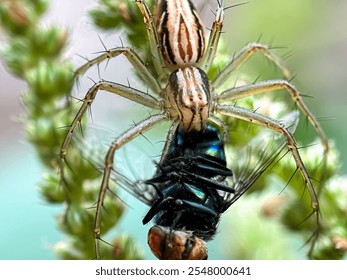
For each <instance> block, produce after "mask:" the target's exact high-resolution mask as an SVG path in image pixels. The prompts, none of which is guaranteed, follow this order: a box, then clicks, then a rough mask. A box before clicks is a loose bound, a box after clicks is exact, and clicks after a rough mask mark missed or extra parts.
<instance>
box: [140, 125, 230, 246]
mask: <svg viewBox="0 0 347 280" xmlns="http://www.w3.org/2000/svg"><path fill="white" fill-rule="evenodd" d="M228 176H232V171H231V170H230V169H228V168H227V166H226V160H225V153H224V145H223V142H222V140H221V137H220V133H219V131H218V130H217V128H216V127H214V126H213V125H212V124H208V126H207V127H206V128H205V129H204V130H203V131H200V132H190V133H188V132H186V131H185V130H184V129H183V128H182V127H178V129H177V130H176V133H175V135H174V137H173V141H172V142H171V144H170V147H169V149H168V153H167V154H166V156H165V157H164V158H163V159H162V161H161V164H160V165H159V166H158V170H157V172H156V174H155V175H154V177H153V178H152V179H150V180H147V181H145V183H146V184H149V185H152V186H153V187H154V188H155V189H156V190H157V199H156V200H155V202H154V203H153V205H152V207H151V209H150V210H149V211H148V213H147V215H146V216H145V217H144V219H143V223H148V222H149V221H150V220H152V219H153V218H154V223H155V224H156V225H158V226H161V227H167V228H169V229H170V230H172V231H182V230H184V231H189V232H192V234H193V235H194V236H196V237H198V238H201V239H203V240H205V241H206V240H209V239H211V237H212V235H213V234H214V233H215V231H216V229H217V225H218V222H219V217H220V215H221V213H222V211H221V207H222V205H223V204H224V203H223V200H224V194H225V193H226V192H227V193H233V192H234V189H233V188H231V187H229V186H228V185H227V183H226V180H225V179H226V178H227V177H228Z"/></svg>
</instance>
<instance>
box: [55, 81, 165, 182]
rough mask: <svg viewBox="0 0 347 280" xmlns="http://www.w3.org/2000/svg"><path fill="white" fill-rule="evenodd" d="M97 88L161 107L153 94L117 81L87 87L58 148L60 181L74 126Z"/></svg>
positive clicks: (147, 104) (145, 104)
mask: <svg viewBox="0 0 347 280" xmlns="http://www.w3.org/2000/svg"><path fill="white" fill-rule="evenodd" d="M99 90H105V91H108V92H111V93H115V94H117V95H119V96H122V97H125V98H127V99H130V100H133V101H135V102H137V103H139V104H142V105H144V106H147V107H149V108H152V109H156V110H160V109H161V103H160V102H159V101H158V100H157V99H155V98H154V97H153V96H151V95H149V94H147V93H144V92H141V91H139V90H136V89H133V88H131V87H127V86H124V85H121V84H117V83H112V82H106V81H102V82H98V83H96V84H94V85H93V86H92V87H91V88H90V89H89V91H88V92H87V94H86V96H85V97H84V99H83V103H82V106H81V107H80V109H79V110H78V112H77V114H76V116H75V118H74V120H73V121H72V123H71V125H70V127H69V130H68V132H67V134H66V136H65V139H64V142H63V144H62V145H61V148H60V166H59V169H60V176H61V178H62V182H65V176H64V166H65V157H66V154H67V150H68V147H69V144H70V142H71V139H72V136H73V132H74V130H75V128H76V127H77V125H78V124H79V123H80V122H81V120H82V118H83V116H84V114H85V112H86V111H87V109H88V108H89V107H90V106H91V105H92V103H93V101H94V99H95V97H96V94H97V93H98V92H99ZM64 185H65V183H64Z"/></svg>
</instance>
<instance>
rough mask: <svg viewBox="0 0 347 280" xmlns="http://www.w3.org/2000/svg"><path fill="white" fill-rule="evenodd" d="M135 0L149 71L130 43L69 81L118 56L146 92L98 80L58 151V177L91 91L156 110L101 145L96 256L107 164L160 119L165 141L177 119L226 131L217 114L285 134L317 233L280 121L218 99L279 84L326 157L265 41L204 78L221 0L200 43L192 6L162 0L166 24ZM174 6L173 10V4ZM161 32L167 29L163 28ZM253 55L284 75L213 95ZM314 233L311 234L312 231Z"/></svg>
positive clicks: (281, 65)
mask: <svg viewBox="0 0 347 280" xmlns="http://www.w3.org/2000/svg"><path fill="white" fill-rule="evenodd" d="M135 2H136V4H137V6H138V8H139V9H140V11H141V13H142V15H143V17H144V24H145V27H146V29H147V35H148V40H149V44H150V50H151V54H152V61H153V64H154V67H155V73H152V72H151V71H150V70H149V69H148V68H147V66H146V64H145V63H144V62H143V60H142V59H141V58H140V56H139V55H138V54H137V53H136V52H135V51H134V50H133V49H132V48H129V47H116V48H113V49H109V50H107V51H105V52H104V53H103V54H101V55H100V56H98V57H96V58H94V59H92V60H90V61H88V62H87V63H86V64H84V65H82V66H81V67H79V68H78V69H77V70H76V72H75V78H77V77H79V76H81V75H83V74H84V73H85V72H86V71H87V70H88V69H89V68H91V67H93V66H94V65H98V64H100V63H101V62H103V61H105V60H109V59H111V58H114V57H117V56H118V55H121V54H122V55H124V56H125V57H126V58H127V60H128V61H129V62H130V63H131V64H132V66H133V67H134V68H135V70H136V71H137V73H138V74H139V76H140V77H141V79H142V80H143V81H144V82H145V83H146V85H147V86H148V87H149V88H150V90H151V92H153V94H149V93H146V92H143V91H140V90H137V89H134V88H131V87H129V86H124V85H122V84H118V83H113V82H110V81H100V82H97V83H95V84H94V85H93V86H92V87H91V88H90V89H89V90H88V92H87V94H86V95H85V97H84V99H83V104H82V105H81V107H80V109H79V111H78V112H77V114H76V116H75V118H74V120H73V121H72V123H71V125H70V127H69V129H68V132H67V134H66V137H65V139H64V142H63V144H62V146H61V149H60V158H61V165H60V172H61V177H62V179H63V181H64V165H65V157H66V154H67V150H68V147H69V144H70V142H71V139H72V136H73V132H74V130H75V128H76V127H77V125H78V124H79V122H80V121H81V119H82V117H83V115H84V114H85V112H86V111H87V109H88V108H89V107H90V106H91V105H92V103H93V101H94V99H95V97H96V94H97V93H98V92H99V91H100V90H104V91H107V92H110V93H114V94H116V95H119V96H122V97H124V98H127V99H129V100H132V101H134V102H137V103H139V104H141V105H143V106H146V107H148V108H150V109H153V110H157V111H159V113H158V114H155V115H151V116H149V117H148V118H146V119H144V120H142V121H140V122H138V123H137V124H135V125H134V126H133V127H132V128H130V129H128V130H127V131H125V132H124V133H122V134H121V135H120V136H118V137H117V138H116V139H115V140H114V141H113V142H112V144H111V146H110V147H109V149H108V152H107V154H106V156H105V164H104V172H103V179H102V183H101V186H100V191H99V197H98V201H97V206H96V214H95V222H94V234H93V235H94V239H95V250H96V258H97V259H100V258H101V256H100V240H101V228H100V225H101V210H102V208H103V201H104V198H105V195H106V191H107V189H108V183H109V180H110V176H111V172H112V169H113V168H114V166H113V165H114V158H115V152H116V151H117V150H118V149H120V148H121V147H123V146H124V145H125V144H127V143H128V142H130V141H131V140H133V139H134V138H136V137H137V136H139V135H141V134H143V133H144V132H146V131H148V130H150V129H151V128H153V127H155V126H156V125H158V124H160V123H163V122H165V121H171V122H173V126H172V128H171V129H170V131H169V135H168V136H167V140H168V142H169V141H170V139H171V138H172V135H173V131H174V129H173V127H175V126H177V125H178V124H182V125H183V126H184V127H185V129H186V130H188V131H190V130H201V129H203V128H204V126H205V125H206V122H207V120H211V121H213V122H215V123H216V124H217V125H219V126H221V127H222V128H223V130H224V131H226V130H227V127H226V125H225V124H224V122H223V121H222V120H220V119H219V118H218V117H216V114H220V115H225V116H229V117H234V118H236V119H240V120H244V121H246V122H249V123H253V124H257V125H260V126H264V127H266V128H268V129H271V130H274V131H276V132H278V133H280V134H282V135H283V136H284V137H285V139H286V142H287V147H288V150H289V151H290V153H291V154H292V156H293V159H294V160H295V163H296V165H297V169H299V171H300V173H301V175H302V177H303V179H304V181H305V184H306V186H307V188H308V191H309V194H310V198H311V204H312V212H313V214H314V217H315V219H316V224H317V229H316V230H317V232H318V229H319V203H318V199H317V195H316V193H315V190H314V187H313V184H312V182H311V179H310V177H309V174H308V173H307V171H306V168H305V166H304V163H303V161H302V159H301V156H300V154H299V151H298V148H297V144H296V140H295V139H294V137H293V135H292V133H291V132H290V131H289V130H288V129H287V128H286V127H285V126H284V125H283V124H282V123H281V122H279V121H277V120H275V119H272V118H270V117H268V116H265V115H262V114H260V113H257V112H254V111H251V110H249V109H245V108H241V107H237V106H234V105H228V104H223V103H224V102H229V103H230V102H231V101H236V100H238V99H241V98H245V97H248V96H253V95H258V94H263V93H266V92H270V91H271V92H276V91H277V92H279V90H282V89H284V90H286V92H287V93H288V94H289V96H290V97H291V98H292V100H293V102H294V103H295V104H296V106H297V107H298V108H299V109H300V110H301V111H302V113H303V114H304V115H305V116H306V117H307V119H308V120H309V122H310V123H311V124H312V126H313V127H314V128H315V130H316V132H317V134H318V135H319V137H320V139H321V141H322V143H323V146H324V149H325V152H324V160H325V158H326V155H327V152H328V149H329V147H328V141H327V138H326V136H325V133H324V131H323V130H322V128H321V126H320V125H319V123H318V122H317V120H316V119H315V117H314V116H313V115H312V114H311V112H310V111H309V109H308V108H307V107H306V105H305V103H304V102H303V101H302V98H301V95H300V93H299V91H298V90H297V89H296V88H295V87H294V85H292V84H291V83H290V82H289V81H288V80H289V79H290V73H289V70H288V69H287V68H286V66H285V65H284V63H283V61H282V60H281V58H280V57H278V56H277V55H276V54H274V53H273V52H272V51H271V49H270V48H269V47H268V46H266V45H263V44H260V43H250V44H248V45H247V46H245V47H244V48H243V49H241V50H240V51H239V52H238V53H236V54H235V55H234V56H233V58H232V59H231V61H230V62H229V63H228V64H227V66H226V67H225V68H224V69H222V70H221V71H220V73H219V74H218V75H217V77H216V78H215V79H214V80H212V81H208V78H207V76H206V74H205V72H206V73H207V72H208V70H209V68H210V66H211V64H212V61H213V59H214V57H215V55H216V51H217V46H218V42H219V39H220V35H221V31H222V27H223V18H224V6H223V0H217V2H218V8H217V12H216V14H215V19H214V22H213V25H212V29H211V32H210V36H209V40H208V43H207V45H206V47H205V41H204V40H205V38H204V27H203V24H202V23H201V21H200V18H199V16H198V14H197V13H196V11H195V10H194V9H193V7H192V6H191V5H189V3H190V1H188V0H175V1H169V3H176V4H177V5H178V4H181V5H178V6H177V5H176V6H175V5H173V6H170V5H166V6H165V7H166V9H170V10H169V11H170V13H178V14H176V15H179V16H176V17H171V18H170V20H171V21H170V20H164V16H167V14H166V12H167V11H165V10H162V11H160V10H158V9H157V10H156V13H155V16H156V18H155V17H154V16H152V14H151V12H150V9H149V8H148V6H147V5H146V3H145V1H144V0H135ZM163 2H164V4H165V3H166V2H168V1H161V0H159V1H158V7H159V6H160V5H162V3H163ZM182 3H183V4H182ZM177 7H179V9H178V8H177ZM158 14H159V15H161V16H162V18H160V17H159V16H158ZM178 19H181V20H183V22H178ZM182 24H183V25H182ZM157 26H158V27H157ZM181 26H184V27H185V29H184V30H182V29H180V27H181ZM163 30H166V33H165V31H163ZM182 32H185V34H186V35H187V36H188V38H189V39H190V40H186V39H184V38H183V36H180V35H182V34H180V33H182ZM163 34H164V35H163ZM160 36H161V37H160ZM175 43H177V44H181V45H180V46H177V45H176V47H174V48H171V47H172V46H174V44H175ZM180 51H181V52H183V55H182V53H180ZM255 53H260V54H261V55H263V56H264V57H266V58H267V59H268V60H269V61H272V62H273V63H274V64H275V65H276V66H277V67H278V68H279V69H281V70H282V73H283V75H284V77H285V79H278V80H267V81H261V82H255V83H253V84H248V85H242V86H237V87H233V88H230V89H227V90H224V91H223V92H221V93H218V94H217V93H216V92H218V89H219V88H221V86H223V85H224V84H225V82H226V81H227V80H228V77H229V75H230V74H231V73H232V72H233V71H235V70H236V69H238V68H239V67H240V66H242V65H243V64H244V63H246V61H247V60H248V59H249V58H250V57H252V56H253V54H255ZM198 67H199V68H198ZM165 82H166V83H167V85H166V87H165V88H163V86H162V84H163V83H165ZM199 85H203V86H199ZM177 91H178V92H177ZM184 94H186V95H184ZM189 94H190V95H189ZM165 152H166V151H165V148H164V151H163V153H164V154H165ZM314 238H315V239H316V235H315V236H314ZM313 244H314V242H313ZM312 249H313V245H312V246H311V248H310V253H311V252H312Z"/></svg>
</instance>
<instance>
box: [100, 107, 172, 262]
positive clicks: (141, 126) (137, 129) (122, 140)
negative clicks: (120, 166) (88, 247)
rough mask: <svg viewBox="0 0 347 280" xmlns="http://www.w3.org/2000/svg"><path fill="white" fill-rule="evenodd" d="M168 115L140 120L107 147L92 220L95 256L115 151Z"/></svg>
mask: <svg viewBox="0 0 347 280" xmlns="http://www.w3.org/2000/svg"><path fill="white" fill-rule="evenodd" d="M167 120H168V116H167V115H166V114H165V113H161V114H157V115H153V116H150V117H148V118H147V119H145V120H142V121H141V122H139V123H137V124H136V125H135V126H133V127H132V128H130V129H128V130H127V131H126V132H124V133H123V134H122V135H120V136H119V137H118V138H116V139H115V140H114V141H113V142H112V144H111V146H110V148H109V149H108V152H107V154H106V157H105V166H104V172H103V178H102V183H101V186H100V191H99V196H98V201H97V206H96V212H95V220H94V239H95V251H96V258H97V259H100V244H99V243H100V236H101V228H100V227H101V209H102V207H103V202H104V199H105V195H106V191H107V189H108V184H109V180H110V176H111V172H112V170H113V162H114V157H115V153H116V151H117V150H118V149H120V148H121V147H122V146H124V145H125V144H127V143H128V142H130V141H131V140H133V139H134V138H136V137H137V136H139V135H141V134H142V133H144V132H146V131H147V130H149V129H151V128H152V127H154V126H156V125H157V124H159V123H161V122H163V121H167Z"/></svg>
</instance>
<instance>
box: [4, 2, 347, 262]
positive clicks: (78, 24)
mask: <svg viewBox="0 0 347 280" xmlns="http://www.w3.org/2000/svg"><path fill="white" fill-rule="evenodd" d="M51 2H52V3H51V9H50V12H49V13H48V14H47V16H46V18H45V20H44V22H43V24H46V25H50V24H54V25H59V26H61V28H67V29H68V31H69V34H70V42H69V48H68V49H67V50H66V59H69V60H72V61H73V62H74V64H75V65H76V66H77V65H80V64H82V63H84V60H83V58H81V57H80V56H79V55H81V56H86V57H89V58H91V57H93V56H94V54H93V53H95V52H98V51H101V50H103V46H102V44H101V42H100V40H99V38H98V36H100V37H101V38H102V41H103V42H104V43H105V45H106V46H107V47H108V48H111V47H114V46H119V45H121V44H122V41H121V38H122V31H120V32H118V33H104V32H102V31H100V30H97V29H95V28H94V26H93V24H92V23H91V20H90V19H89V18H88V15H87V12H88V10H90V9H91V8H92V7H93V6H94V5H96V1H92V0H75V1H69V0H59V1H58V0H54V1H51ZM202 2H208V3H207V4H206V3H202ZM199 3H200V4H198V6H199V7H203V8H204V10H203V11H204V19H203V20H204V22H205V24H206V26H207V27H208V26H210V25H211V22H212V19H213V14H212V12H211V10H214V7H215V1H212V0H211V1H200V2H199ZM237 3H239V1H229V0H227V1H226V5H232V4H237ZM205 4H206V5H205ZM134 9H136V6H135V4H134ZM346 15H347V1H344V0H330V1H324V0H305V1H302V0H291V1H286V0H252V1H249V2H248V3H247V4H246V5H243V6H240V7H236V8H233V9H229V10H227V11H226V19H225V26H224V32H225V33H224V34H223V38H224V39H225V40H226V43H227V44H226V45H227V48H228V49H229V50H230V53H231V54H232V53H234V52H235V51H238V50H240V49H241V48H242V47H243V46H245V45H246V44H247V43H249V42H252V41H255V40H257V39H258V38H259V37H260V36H261V38H262V39H261V42H262V43H264V44H271V45H274V46H285V47H287V48H285V49H279V50H278V53H279V54H283V55H286V54H287V53H289V52H290V51H294V54H293V55H292V56H290V57H289V58H288V59H287V60H286V62H287V64H288V65H289V67H290V69H291V70H292V71H293V73H294V74H296V78H295V80H294V81H295V82H294V83H295V84H296V85H297V87H298V88H299V89H300V90H301V91H302V92H303V93H305V94H309V95H311V96H313V97H314V98H309V99H306V100H305V101H306V103H307V104H308V105H309V107H310V109H311V110H312V112H314V114H315V115H316V116H317V117H318V118H322V122H321V124H322V126H323V127H324V129H325V131H326V133H327V135H328V137H329V138H330V139H333V140H334V141H335V142H336V146H337V148H338V149H339V151H340V155H341V160H342V162H343V163H344V165H343V166H342V167H341V169H340V173H341V174H345V173H346V172H347V166H346V164H345V162H346V161H345V159H346V157H347V148H346V144H345V139H346V137H347V129H346V125H345V122H346V117H347V112H346V109H347V107H346V102H347V98H346V95H347V71H346V68H347V66H346V65H347V29H346V26H347V17H346ZM4 40H5V38H4V37H3V36H2V35H1V29H0V47H1V46H2V45H3V43H4ZM247 67H249V69H250V70H249V71H254V72H255V73H261V74H262V76H261V77H262V78H263V77H264V78H266V77H272V76H271V74H273V73H274V72H273V68H271V67H269V65H268V63H267V62H266V61H265V60H264V59H263V58H261V57H260V56H259V57H258V56H256V57H254V59H252V62H250V63H249V66H247ZM119 69H122V71H121V73H122V74H116V73H117V72H118V73H119ZM87 76H88V77H90V78H91V79H94V80H98V73H97V71H95V73H88V75H87ZM102 78H104V79H106V80H112V81H116V82H120V83H127V80H129V81H130V82H131V84H132V85H133V86H136V83H137V81H136V78H135V77H134V75H133V74H132V72H131V67H130V66H129V64H128V63H127V62H126V60H125V59H123V58H121V57H120V58H117V59H115V60H114V61H111V62H110V63H109V65H108V66H107V71H105V73H103V74H102ZM273 78H276V77H273ZM91 84H92V81H91V80H90V79H88V78H86V79H85V81H83V80H82V82H81V87H80V89H79V90H78V91H79V92H82V93H83V92H85V91H86V89H88V88H89V87H90V86H91ZM25 91H26V84H25V83H23V82H22V81H20V80H18V79H16V77H13V76H11V75H10V74H9V73H8V72H7V71H6V67H5V65H4V64H3V63H0V96H1V101H0V131H1V136H0V147H1V149H0V167H1V168H0V208H1V217H0V226H1V230H0V248H1V249H0V259H54V258H55V255H54V253H53V252H52V248H51V247H52V245H53V244H55V243H56V242H59V241H60V240H61V239H62V238H63V236H62V234H61V233H60V232H59V231H58V230H57V229H56V225H55V223H56V222H55V216H56V215H57V214H58V213H60V212H61V209H59V207H52V206H51V205H48V204H46V203H45V202H44V201H43V200H42V199H41V197H40V195H39V192H38V187H37V183H38V182H39V181H40V180H41V179H42V174H43V173H44V170H43V169H42V166H40V163H39V161H38V160H37V158H36V155H35V151H34V149H33V148H32V147H31V145H30V143H28V142H27V141H26V139H25V135H24V132H23V125H22V123H21V118H23V116H25V108H24V107H23V106H22V104H21V100H20V96H21V94H23V93H24V92H25ZM147 113H148V112H147V111H146V109H144V108H141V107H140V106H138V105H135V104H133V103H131V102H124V101H123V100H121V99H120V98H117V97H115V96H112V95H109V94H99V97H98V98H97V101H96V102H95V103H94V104H93V126H95V127H97V128H100V127H102V128H105V130H106V131H108V132H109V131H111V129H112V131H114V132H113V133H114V135H118V134H119V133H120V132H122V131H124V129H126V128H128V127H129V125H131V124H132V122H133V121H136V120H139V119H141V116H143V115H146V114H147ZM120 118H121V120H122V121H121V122H119V121H118V122H116V121H115V120H119V119H120ZM157 133H158V135H159V136H158V139H160V138H161V140H164V137H162V136H160V131H158V132H157ZM151 140H152V139H151ZM154 141H156V140H154ZM123 199H124V200H125V201H126V202H127V203H128V204H129V205H131V207H129V211H128V213H127V215H125V216H124V217H123V220H122V223H121V226H120V230H123V231H125V232H129V233H134V235H135V234H136V236H138V240H146V234H147V230H148V228H147V227H143V226H142V225H141V222H140V221H141V219H142V216H143V214H144V213H145V211H146V209H147V208H146V206H144V205H142V204H141V203H138V202H136V201H135V200H132V198H131V197H129V196H127V195H126V194H124V198H123ZM238 203H239V202H238ZM240 203H242V202H240ZM247 203H248V204H247ZM250 205H254V201H253V202H252V198H251V201H250V202H245V205H244V206H245V207H244V208H245V209H250V210H248V212H252V207H249V206H250ZM236 211H237V210H236ZM253 212H254V211H253ZM234 214H235V215H234V216H235V217H239V216H238V215H237V212H236V213H235V212H234ZM248 214H249V213H248ZM239 215H240V213H239ZM223 220H227V218H225V219H223ZM246 222H247V220H246V221H245V222H244V223H241V225H240V226H239V227H240V231H239V232H240V233H242V228H243V227H246V226H247V225H246ZM228 223H230V224H232V220H231V219H228V222H224V221H223V224H222V226H223V227H224V226H225V227H226V228H227V227H228V226H230V225H228ZM224 224H226V225H224ZM242 224H243V225H242ZM248 226H249V224H248ZM267 226H268V229H269V230H274V231H275V230H276V228H275V227H270V225H267ZM140 230H141V233H139V231H140ZM235 232H238V231H237V229H235ZM249 232H251V233H252V232H254V230H253V229H252V228H249ZM259 234H261V232H260V233H259ZM227 239H228V234H227V231H226V230H221V236H219V237H218V238H216V240H214V241H213V242H212V243H211V244H210V245H209V248H210V255H211V257H212V258H227V257H230V256H227V255H226V254H223V253H221V251H222V250H220V248H221V247H222V246H223V245H222V240H227ZM229 239H231V238H229ZM281 239H282V238H281V236H277V237H273V236H269V242H272V243H273V246H277V245H278V246H279V247H280V246H281ZM301 245H302V244H301ZM143 247H144V250H147V251H145V255H146V257H148V258H152V256H151V254H150V252H148V249H147V248H146V246H143ZM299 248H300V243H299V242H298V243H296V241H293V248H292V251H290V250H289V252H284V253H283V255H278V254H277V255H271V254H270V255H268V256H267V258H303V257H304V252H303V251H302V250H300V249H299ZM276 251H277V252H279V250H276V249H275V250H274V252H276ZM255 257H256V256H255ZM262 257H263V258H264V256H262Z"/></svg>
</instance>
